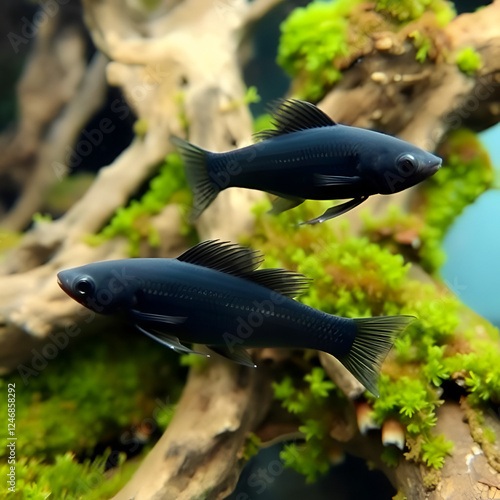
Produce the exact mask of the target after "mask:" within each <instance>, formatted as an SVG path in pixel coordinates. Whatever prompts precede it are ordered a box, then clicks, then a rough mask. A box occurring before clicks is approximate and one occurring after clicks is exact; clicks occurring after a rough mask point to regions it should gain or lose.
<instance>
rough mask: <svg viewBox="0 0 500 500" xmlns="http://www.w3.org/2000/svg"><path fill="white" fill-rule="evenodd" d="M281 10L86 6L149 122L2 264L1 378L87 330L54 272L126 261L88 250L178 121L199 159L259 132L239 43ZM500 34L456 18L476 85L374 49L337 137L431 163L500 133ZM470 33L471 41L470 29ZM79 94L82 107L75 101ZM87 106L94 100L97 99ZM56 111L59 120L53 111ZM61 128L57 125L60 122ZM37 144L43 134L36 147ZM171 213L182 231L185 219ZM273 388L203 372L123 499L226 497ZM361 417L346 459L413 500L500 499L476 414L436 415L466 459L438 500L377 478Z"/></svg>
mask: <svg viewBox="0 0 500 500" xmlns="http://www.w3.org/2000/svg"><path fill="white" fill-rule="evenodd" d="M273 4H274V2H271V1H270V2H265V1H260V2H255V4H254V6H253V7H250V6H251V5H252V4H247V3H246V2H244V1H243V0H236V1H234V2H227V3H226V2H222V3H221V2H218V1H212V2H207V1H206V0H186V1H169V2H164V3H163V4H162V6H161V7H160V10H159V11H158V12H157V13H155V14H157V15H155V16H153V17H152V16H150V15H148V14H147V13H144V12H141V11H140V9H139V10H133V9H135V7H133V4H131V3H129V2H124V1H121V0H105V1H97V0H85V1H84V8H85V19H86V22H87V25H88V28H89V30H90V33H91V35H92V38H93V40H94V43H95V44H96V46H97V47H98V48H99V50H100V51H101V52H102V54H105V55H106V57H107V59H108V60H109V62H108V63H107V64H106V69H105V70H106V78H107V81H108V83H109V84H111V85H115V86H118V87H120V89H121V90H122V92H123V94H124V96H125V98H126V99H127V102H128V103H129V105H130V106H131V107H132V108H133V109H134V111H135V113H136V115H137V116H138V118H139V119H141V120H144V122H145V123H147V132H146V134H145V136H144V137H143V138H136V139H135V140H134V141H133V143H132V144H131V145H130V146H129V147H128V148H127V149H126V150H125V151H123V152H122V154H121V155H120V156H119V157H118V158H116V160H115V161H114V162H113V163H112V164H111V165H109V166H107V167H104V168H103V169H101V171H100V173H99V175H98V177H97V179H96V181H95V182H94V184H93V186H92V187H91V188H90V189H89V191H88V192H87V193H86V195H85V196H84V197H83V198H82V199H81V200H80V201H79V202H78V203H76V204H75V205H74V206H73V207H72V208H71V209H70V210H69V211H68V212H67V213H66V214H65V215H64V216H63V217H62V218H61V219H59V220H57V221H55V222H53V223H45V224H39V225H36V226H35V227H34V228H33V229H31V230H30V231H29V232H27V233H26V235H25V237H24V238H23V240H22V242H21V244H20V245H19V246H18V247H17V248H16V249H15V251H14V252H12V254H11V255H9V256H8V258H7V259H6V260H5V261H4V262H3V263H2V265H1V269H0V271H1V272H2V274H3V276H2V283H3V287H2V289H1V290H0V317H1V319H2V326H0V348H1V349H2V352H7V351H6V350H7V347H6V346H7V345H9V349H10V350H9V351H8V352H9V356H11V358H10V359H7V358H4V359H2V360H0V361H1V362H2V367H3V369H8V368H12V366H13V365H12V359H16V360H18V359H22V358H23V356H24V357H26V356H27V355H28V353H29V350H30V349H31V346H30V345H29V344H28V343H26V342H23V339H24V338H25V337H23V336H25V335H26V333H23V332H28V333H29V334H30V335H31V337H30V338H35V337H38V338H40V339H43V338H45V337H46V336H47V335H49V334H50V333H51V332H54V331H57V329H58V328H63V327H64V326H65V325H67V324H68V323H69V322H72V321H78V318H79V316H78V312H79V311H80V308H79V306H78V305H77V304H75V303H74V302H72V301H71V300H70V299H69V298H67V297H65V296H64V295H63V293H62V292H61V291H60V290H59V289H58V287H57V284H56V281H55V273H56V272H57V271H58V270H59V269H62V268H67V267H73V266H76V265H79V264H82V263H85V262H90V261H95V260H102V259H104V258H118V257H125V256H126V252H125V245H124V242H122V241H119V240H117V241H114V242H110V243H109V244H108V245H105V246H100V247H89V246H88V245H87V244H86V243H85V242H84V241H83V239H84V237H85V235H86V234H89V233H95V232H96V231H98V230H99V229H100V228H101V227H103V225H105V224H106V222H107V221H108V220H109V219H110V217H111V216H112V215H113V213H114V212H115V210H116V209H117V208H118V207H121V206H123V205H125V204H126V203H127V201H128V200H129V199H130V197H131V196H133V195H134V194H135V193H136V191H137V189H138V187H139V186H140V185H141V184H142V183H143V182H144V181H145V179H147V178H148V177H149V176H150V175H151V174H152V173H153V172H154V171H155V169H156V167H157V165H158V163H159V162H161V161H162V159H163V158H164V157H165V155H166V154H167V153H169V152H170V151H172V148H171V146H170V145H169V142H168V137H169V135H170V134H172V133H173V134H176V135H182V134H183V132H184V131H183V129H182V126H181V121H180V119H179V116H180V114H181V113H182V114H184V115H185V116H186V117H187V120H188V122H189V133H190V139H191V140H192V141H193V142H194V143H196V144H199V145H200V146H202V147H207V148H208V149H213V150H226V149H230V148H231V147H234V145H236V146H237V147H241V146H243V145H245V144H247V143H248V142H249V141H250V134H251V119H250V115H249V113H248V110H247V108H246V107H245V106H244V105H242V104H241V102H242V98H243V95H244V85H243V81H242V77H241V68H240V66H239V62H238V52H237V48H238V42H239V40H240V36H241V31H242V30H243V29H244V28H245V24H246V23H249V22H254V21H255V19H256V16H257V14H256V12H259V9H262V10H261V12H265V11H266V9H267V7H270V6H272V5H273ZM134 5H135V4H134ZM221 6H222V7H223V8H222V7H221ZM132 10H133V11H132ZM259 15H260V14H259ZM499 19H500V2H499V1H496V2H495V3H493V4H492V5H490V6H488V7H486V8H484V9H482V10H481V11H478V12H476V13H474V14H468V15H464V16H460V17H458V18H457V19H456V20H455V21H453V22H452V23H451V24H450V25H449V26H448V27H447V28H446V29H445V30H444V33H443V36H444V38H445V42H443V43H444V45H445V46H446V47H447V50H448V52H449V53H450V54H451V53H453V51H454V50H455V49H458V48H461V47H463V46H467V45H470V46H472V47H474V48H475V49H476V50H477V51H478V52H479V53H480V54H481V56H482V59H483V67H482V69H481V70H480V71H479V72H478V73H477V74H476V75H475V76H474V77H467V76H465V75H463V74H462V73H461V72H460V71H459V70H458V69H457V67H456V65H455V64H454V62H453V61H452V60H450V61H447V60H445V59H444V58H443V59H441V60H437V61H435V62H427V63H425V64H420V63H418V62H416V61H415V51H414V48H413V46H412V45H411V44H410V43H409V42H408V41H407V40H406V37H403V38H401V39H397V37H396V38H394V39H391V44H390V47H389V44H387V43H385V44H379V48H378V49H377V48H376V47H377V44H374V48H373V50H372V51H371V52H369V53H367V54H364V57H363V59H362V60H361V61H360V62H359V63H357V64H355V65H353V66H352V67H350V68H349V69H346V71H345V74H344V78H343V80H342V81H341V82H340V83H339V84H338V85H337V86H336V87H335V88H334V89H333V90H332V91H331V92H330V93H329V94H328V95H327V97H326V98H325V99H324V100H323V101H322V102H321V103H320V105H321V107H322V108H323V109H325V110H326V111H327V112H328V113H329V114H330V115H331V116H332V117H334V118H335V119H336V120H338V121H340V122H343V123H346V124H354V125H358V126H364V127H369V128H378V129H383V130H386V131H387V132H390V133H393V134H398V135H400V136H402V137H403V138H405V139H407V140H409V141H411V142H413V143H415V144H417V145H419V146H422V147H425V148H427V149H434V148H435V146H436V145H437V144H438V143H439V142H440V140H441V139H442V137H443V136H444V134H446V132H447V131H448V130H450V129H451V128H454V127H456V126H457V125H459V124H463V125H472V126H474V125H475V124H478V123H484V124H490V123H494V122H497V121H498V120H499V116H500V115H499V109H500V106H499V96H500V92H499V85H498V83H499V81H500V78H499V75H500V57H499V56H500V54H499V50H500V34H499V33H498V31H497V27H498V20H499ZM214 26H217V29H213V28H214ZM471 26H474V30H471V29H468V28H470V27H471ZM477 26H480V27H481V28H480V29H476V27H477ZM450 57H451V56H450ZM96 61H97V62H96ZM105 61H106V59H105V58H104V56H103V55H100V56H98V57H97V59H96V60H95V62H94V64H95V65H96V66H93V67H94V68H96V67H97V64H99V65H105ZM91 69H92V67H89V68H88V69H87V71H91ZM88 75H90V73H87V79H88ZM76 87H77V85H75V88H74V91H73V94H72V95H75V96H76V92H77V89H76ZM79 88H80V90H81V92H82V93H83V92H84V89H87V90H86V91H87V92H89V93H90V94H92V92H94V94H93V96H94V97H93V98H94V99H97V100H98V99H99V95H100V94H99V93H100V91H101V90H102V87H99V88H94V89H93V91H92V88H91V87H89V86H85V85H83V84H82V85H81V86H80V87H79ZM179 93H182V96H183V104H182V108H179V104H176V103H177V102H178V100H176V99H175V97H176V96H178V95H179ZM88 98H89V99H92V97H91V95H88ZM75 99H76V97H75ZM77 101H78V99H77ZM61 106H62V104H59V107H57V106H56V104H54V105H53V107H54V108H56V107H57V109H60V108H61ZM51 109H52V108H51ZM68 109H69V108H68ZM49 115H50V116H51V117H52V118H47V119H46V120H48V121H49V122H50V121H51V120H52V123H53V125H54V127H55V124H56V122H55V121H54V116H55V113H54V112H52V115H51V114H50V113H47V116H49ZM70 115H71V113H69V111H68V114H67V122H66V125H67V127H68V130H69V131H71V130H72V131H73V132H72V133H70V132H68V135H67V137H66V139H65V140H67V141H69V142H71V141H72V140H74V132H75V131H76V130H77V129H78V127H79V126H80V127H81V126H82V122H83V121H84V118H83V115H82V114H79V113H77V112H75V113H74V114H73V115H71V117H70ZM60 120H61V122H59V123H62V120H63V117H62V116H61V118H60ZM38 128H40V127H38ZM54 130H56V127H55V128H54ZM39 135H40V134H39V132H36V133H35V132H34V133H33V134H32V136H35V137H37V138H38V137H39ZM40 143H41V140H40V139H36V140H34V139H33V140H32V141H31V142H30V144H31V145H30V148H29V149H30V151H34V152H37V153H38V152H39V150H40V148H41V146H40ZM61 145H62V146H64V144H62V143H61ZM258 196H261V195H260V194H258V193H252V192H249V191H242V190H236V189H234V190H228V191H227V192H223V193H222V194H221V195H220V196H219V197H218V199H217V201H216V202H215V203H214V204H213V206H211V207H210V208H209V209H208V210H207V211H206V212H205V214H204V215H203V216H202V218H201V219H200V221H199V224H198V230H199V233H200V235H201V237H202V238H209V237H217V238H222V239H232V240H237V238H238V237H239V236H240V235H241V234H242V233H244V232H245V231H248V230H249V228H251V225H252V217H251V215H250V214H249V207H250V205H251V203H252V202H253V201H254V200H255V199H256V197H258ZM413 196H414V191H413V190H409V191H407V192H405V193H402V194H399V195H398V196H397V197H392V200H391V201H392V202H394V200H397V203H399V204H400V205H401V206H403V207H405V206H408V205H409V203H410V201H411V199H412V197H413ZM388 198H389V197H385V198H384V197H379V198H377V197H374V199H373V201H371V200H370V201H369V203H371V205H370V207H371V208H372V210H373V211H376V210H377V209H380V208H382V209H383V207H384V204H385V202H386V200H388ZM166 210H168V208H167V209H166ZM168 214H169V216H171V217H172V218H173V220H174V221H175V220H177V221H178V213H177V212H175V210H174V211H172V212H168ZM23 217H25V216H23ZM356 219H357V216H356V214H353V216H352V217H351V220H352V222H353V224H352V227H353V231H356V228H357V227H359V224H357V221H356ZM16 224H19V223H16ZM12 225H13V226H14V225H15V224H12ZM170 230H171V231H172V233H170V234H168V233H167V234H168V236H172V237H171V238H165V234H164V235H163V237H164V241H165V242H167V243H165V246H164V247H163V249H162V255H163V256H170V255H171V253H172V252H174V251H175V252H177V250H178V249H179V248H180V247H182V246H183V243H184V242H183V239H182V237H180V236H179V234H178V233H177V234H175V231H176V224H172V226H171V229H170ZM165 232H167V229H166V228H165ZM174 248H175V250H174ZM422 276H424V278H423V279H424V280H429V279H430V278H429V277H428V276H426V275H424V274H423V275H422ZM15 339H18V341H15ZM321 360H322V362H323V364H324V366H325V367H326V369H327V371H328V373H329V374H330V375H331V376H332V378H335V380H336V381H337V383H338V384H339V385H341V386H342V387H344V388H345V389H346V391H347V392H348V393H349V394H351V395H352V397H355V396H356V395H357V394H358V392H359V386H356V384H351V382H350V381H349V380H348V378H347V379H346V378H345V377H344V378H343V375H342V374H341V373H340V370H339V369H338V368H337V367H336V366H335V365H334V364H332V363H330V361H329V360H328V359H327V358H326V357H324V356H322V357H321ZM271 379H272V374H271V373H270V372H269V371H268V370H267V369H266V368H265V367H260V368H259V369H257V370H248V369H242V368H239V367H236V366H233V365H229V364H227V363H225V362H222V361H220V362H219V361H217V362H215V361H213V362H210V363H209V364H208V365H207V368H206V369H205V371H203V372H196V371H193V370H192V371H191V373H190V376H189V380H188V382H187V385H186V387H185V390H184V394H183V396H182V399H181V402H180V404H179V407H178V409H177V412H176V415H175V417H174V419H173V420H172V422H171V424H170V425H169V427H168V429H167V431H166V433H165V435H164V436H163V437H162V439H161V440H160V441H159V442H158V443H157V445H156V446H155V448H154V449H153V451H152V452H151V453H150V455H149V456H148V457H147V459H146V460H145V462H144V463H143V464H142V466H141V467H140V468H139V470H138V471H137V473H136V474H135V475H134V477H133V478H132V480H131V481H130V483H129V484H128V485H127V486H126V487H125V488H124V489H123V490H122V491H121V492H120V493H118V494H117V495H116V497H115V498H116V499H117V500H121V499H129V498H132V497H134V498H135V499H136V500H139V499H146V498H147V499H150V498H160V497H161V498H176V499H181V498H196V497H200V496H201V495H202V494H203V495H204V498H210V499H222V498H224V497H225V496H226V495H227V494H228V493H229V492H230V491H231V489H232V488H233V487H234V484H235V483H236V480H237V477H238V474H239V472H240V471H241V467H242V466H243V460H242V458H241V457H242V455H241V452H242V449H243V447H244V443H245V439H246V436H247V434H248V433H249V432H257V433H259V430H260V431H262V429H259V426H260V425H261V423H262V421H263V419H264V418H265V417H266V415H267V414H268V410H269V406H270V400H271V393H270V387H269V385H270V384H269V383H270V380H271ZM353 415H354V413H352V415H351V416H349V415H347V416H345V418H343V420H342V421H343V424H342V429H344V430H345V429H347V428H349V429H350V431H349V433H350V434H349V436H350V437H351V439H349V440H348V441H347V442H345V441H342V442H341V441H340V440H339V445H341V446H342V447H343V448H344V449H346V450H348V451H351V452H354V453H357V454H360V455H362V456H364V457H365V458H369V459H371V460H374V461H375V462H376V463H378V464H379V465H380V467H382V468H383V470H384V471H385V472H386V473H387V475H388V476H389V477H390V478H391V480H392V481H393V482H394V484H395V485H396V486H397V487H398V488H400V489H401V490H402V491H403V492H404V493H405V494H406V495H407V497H408V499H411V500H413V499H420V498H435V499H440V498H443V499H444V498H460V497H459V496H453V495H456V494H458V493H457V491H459V490H458V489H457V488H460V494H462V495H463V498H486V497H485V496H481V495H483V492H484V491H483V490H484V486H485V485H486V487H487V488H488V493H487V494H490V493H489V492H490V491H493V490H492V489H491V488H496V487H497V486H496V485H498V477H497V474H496V473H495V472H492V471H491V470H490V469H489V468H488V466H487V465H486V460H485V458H484V455H481V453H480V452H479V453H477V454H476V453H475V451H474V450H476V448H475V445H474V442H473V440H472V438H471V436H470V432H469V427H468V426H467V425H466V424H465V423H463V421H462V420H463V418H465V417H466V416H467V415H466V412H464V410H463V409H461V408H460V407H459V406H458V405H456V404H453V403H448V402H447V403H446V404H445V405H444V406H443V407H442V408H441V410H440V413H439V424H438V426H439V427H438V431H440V430H442V431H443V432H444V433H445V434H446V435H447V436H448V437H449V438H450V439H452V440H453V441H454V442H455V444H456V448H455V452H454V455H453V458H452V459H449V460H448V461H447V462H446V465H445V469H444V470H443V474H442V480H441V482H440V483H439V486H438V488H437V489H436V490H435V492H433V493H428V492H427V491H426V489H425V485H424V481H423V476H424V474H425V471H423V470H422V469H421V467H420V466H419V465H416V464H413V463H410V462H407V461H403V460H402V461H401V463H400V465H399V467H398V468H397V469H396V470H395V471H390V470H388V469H387V468H385V467H384V466H383V465H382V464H380V460H379V459H378V458H377V457H379V456H380V449H381V444H380V438H379V436H376V437H373V436H371V437H364V436H361V435H360V434H359V432H356V431H355V428H356V424H355V421H354V420H353V419H354V416H353ZM339 422H340V420H339ZM346 422H347V423H346ZM339 425H340V423H339ZM274 429H278V432H276V436H275V437H276V438H279V437H280V436H281V437H283V435H284V434H286V433H288V432H290V425H289V424H288V423H286V422H284V423H282V425H280V423H279V422H278V423H277V424H276V425H275V426H274ZM339 429H340V427H339ZM339 429H337V430H336V429H332V436H340V435H341V432H340V430H339ZM471 452H472V458H471V455H470V453H471ZM456 474H459V479H457V480H456V481H455V480H453V479H452V478H453V477H454V476H455V475H456ZM481 485H482V486H481ZM492 494H496V493H495V492H494V491H493V493H492ZM433 495H434V496H433ZM450 495H451V496H450ZM467 495H468V496H467Z"/></svg>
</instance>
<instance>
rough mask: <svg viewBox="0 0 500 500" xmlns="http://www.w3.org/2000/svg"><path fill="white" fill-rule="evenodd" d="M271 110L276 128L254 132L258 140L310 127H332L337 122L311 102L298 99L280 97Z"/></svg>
mask: <svg viewBox="0 0 500 500" xmlns="http://www.w3.org/2000/svg"><path fill="white" fill-rule="evenodd" d="M275 103H276V104H275V106H273V109H272V111H271V116H272V124H273V125H274V127H276V128H274V129H270V130H263V131H262V132H257V133H256V134H254V138H255V139H256V140H258V141H262V140H265V139H270V138H271V137H276V136H278V135H284V134H291V133H292V132H299V131H300V130H306V129H309V128H318V127H330V126H332V125H336V123H335V122H334V121H333V120H332V119H331V118H330V117H329V116H328V115H326V114H325V113H323V111H321V110H320V109H319V108H318V107H316V106H315V105H314V104H311V103H310V102H306V101H299V100H297V99H278V100H276V101H275Z"/></svg>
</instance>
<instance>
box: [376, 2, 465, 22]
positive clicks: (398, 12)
mask: <svg viewBox="0 0 500 500" xmlns="http://www.w3.org/2000/svg"><path fill="white" fill-rule="evenodd" d="M376 3H377V7H376V9H377V10H378V11H381V12H383V13H385V14H387V15H388V16H390V17H391V18H393V19H396V20H397V21H399V22H401V23H406V22H410V21H415V20H417V19H419V18H420V17H421V16H422V15H423V14H424V13H425V12H432V13H433V14H434V15H435V16H436V20H437V22H438V25H439V26H440V27H443V26H446V24H448V23H449V22H450V21H451V20H452V19H453V18H454V17H455V16H456V12H455V7H454V5H453V2H448V1H446V0H403V1H399V0H377V2H376Z"/></svg>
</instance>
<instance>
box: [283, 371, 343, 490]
mask: <svg viewBox="0 0 500 500" xmlns="http://www.w3.org/2000/svg"><path fill="white" fill-rule="evenodd" d="M273 388H274V397H275V398H276V399H278V400H280V401H281V404H282V406H283V407H284V408H286V409H287V410H288V411H289V412H291V413H293V414H295V415H297V416H298V418H299V419H300V421H301V422H302V425H301V426H300V427H299V431H300V432H302V433H303V434H304V435H305V443H304V444H300V445H299V444H295V443H292V444H288V445H286V446H285V447H284V448H283V450H282V451H281V453H280V457H281V459H282V460H283V462H284V465H285V467H291V468H292V469H294V470H296V471H297V472H299V473H301V474H303V475H304V476H305V477H306V481H307V482H308V483H311V482H314V481H316V480H317V479H318V477H320V476H322V475H324V474H326V473H327V472H328V470H329V469H330V466H331V461H330V457H329V453H328V451H329V448H330V447H331V446H333V440H332V439H331V438H330V436H329V429H330V428H331V426H332V410H333V409H334V407H335V406H337V407H338V404H339V401H341V397H342V396H341V393H340V392H339V391H338V390H337V389H336V386H335V384H334V383H333V382H332V381H331V380H328V379H325V372H324V370H323V369H322V368H319V367H315V368H313V369H312V370H311V372H310V373H307V374H306V375H305V376H304V378H303V381H302V383H300V388H296V387H295V385H294V382H293V381H292V378H291V377H289V376H287V377H285V378H283V380H282V381H281V382H279V383H277V382H275V383H273ZM332 391H334V392H335V393H336V396H337V401H336V402H335V400H333V399H330V398H329V396H330V393H331V392H332Z"/></svg>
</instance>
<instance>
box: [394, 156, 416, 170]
mask: <svg viewBox="0 0 500 500" xmlns="http://www.w3.org/2000/svg"><path fill="white" fill-rule="evenodd" d="M417 165H418V163H417V160H416V159H415V157H414V156H413V155H411V154H408V153H405V154H402V155H401V156H400V157H399V158H398V159H397V160H396V166H397V169H398V170H399V171H400V172H401V173H402V174H404V175H410V174H413V173H415V170H416V169H417Z"/></svg>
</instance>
